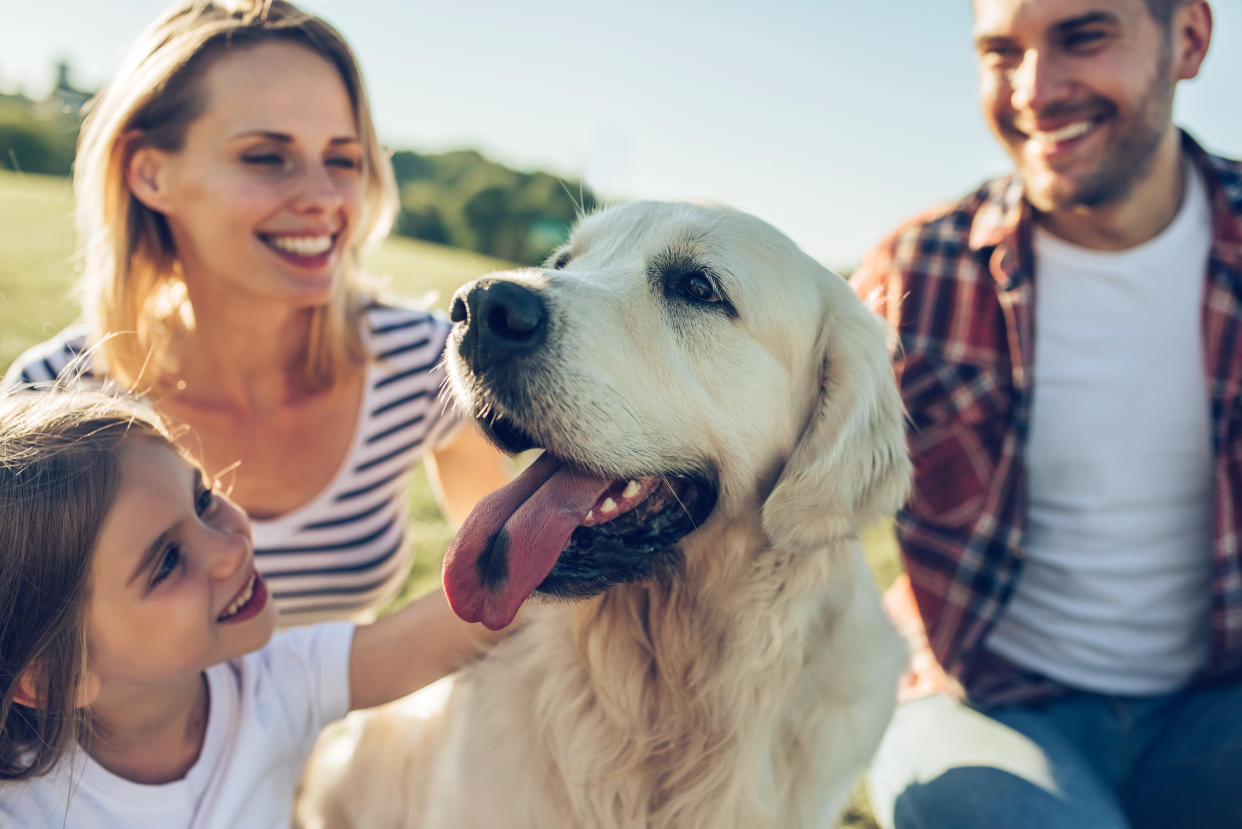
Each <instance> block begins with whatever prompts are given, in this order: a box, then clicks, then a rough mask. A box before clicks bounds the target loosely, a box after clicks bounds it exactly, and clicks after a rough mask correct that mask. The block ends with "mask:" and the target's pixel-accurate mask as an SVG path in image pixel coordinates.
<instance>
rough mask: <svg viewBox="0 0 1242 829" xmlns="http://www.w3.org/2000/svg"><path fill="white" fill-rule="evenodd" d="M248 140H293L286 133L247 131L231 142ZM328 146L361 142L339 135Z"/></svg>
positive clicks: (331, 139) (293, 140) (360, 141)
mask: <svg viewBox="0 0 1242 829" xmlns="http://www.w3.org/2000/svg"><path fill="white" fill-rule="evenodd" d="M250 138H266V139H267V140H269V141H275V142H277V143H279V144H292V143H294V142H295V139H294V137H293V136H292V135H290V134H289V133H287V132H279V131H276V130H247V131H246V132H241V133H238V134H237V135H234V136H233V137H232V138H231V139H230V140H231V141H242V140H244V139H250ZM328 143H329V144H330V145H333V146H335V145H338V144H360V143H362V140H361V139H360V138H358V136H356V135H339V136H337V137H335V138H330V139H328Z"/></svg>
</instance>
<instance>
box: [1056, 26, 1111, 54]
mask: <svg viewBox="0 0 1242 829" xmlns="http://www.w3.org/2000/svg"><path fill="white" fill-rule="evenodd" d="M1102 40H1104V33H1103V32H1101V31H1082V32H1070V33H1069V34H1067V35H1066V36H1065V48H1066V49H1069V50H1071V51H1074V50H1078V49H1090V48H1091V47H1092V46H1095V45H1097V44H1098V43H1100V41H1102Z"/></svg>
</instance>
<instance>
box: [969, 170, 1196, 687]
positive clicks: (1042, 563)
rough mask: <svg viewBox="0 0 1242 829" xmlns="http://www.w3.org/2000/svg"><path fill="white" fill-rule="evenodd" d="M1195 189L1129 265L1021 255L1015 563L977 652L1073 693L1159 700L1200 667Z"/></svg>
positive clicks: (1054, 253)
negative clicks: (1026, 335)
mask: <svg viewBox="0 0 1242 829" xmlns="http://www.w3.org/2000/svg"><path fill="white" fill-rule="evenodd" d="M1211 245H1212V239H1211V214H1210V207H1209V203H1208V197H1207V193H1206V188H1205V187H1204V185H1203V182H1202V181H1200V180H1199V176H1198V175H1197V174H1196V172H1195V171H1194V170H1193V169H1188V171H1187V187H1186V196H1185V198H1184V199H1183V203H1182V207H1181V209H1180V210H1179V211H1178V214H1177V216H1176V217H1175V218H1174V220H1173V221H1172V223H1170V225H1169V226H1168V227H1167V228H1165V229H1164V230H1163V231H1162V232H1161V233H1160V234H1158V235H1157V236H1156V237H1155V238H1153V239H1151V240H1149V241H1147V242H1145V243H1143V244H1141V245H1139V246H1137V247H1134V248H1130V249H1129V250H1122V251H1099V250H1087V249H1085V248H1080V247H1076V246H1074V245H1071V244H1069V243H1068V242H1065V241H1063V240H1061V239H1058V238H1056V237H1054V236H1052V235H1051V234H1049V233H1047V232H1046V231H1043V230H1037V231H1036V234H1035V239H1034V246H1035V262H1036V264H1035V267H1036V272H1035V370H1034V399H1033V405H1032V412H1031V429H1030V437H1029V441H1028V444H1027V456H1026V459H1027V473H1028V477H1027V483H1028V493H1029V509H1028V514H1027V529H1026V537H1025V541H1026V548H1027V554H1026V561H1025V562H1024V564H1023V568H1022V573H1021V575H1020V576H1019V578H1018V581H1017V583H1016V586H1015V589H1014V594H1013V597H1012V598H1011V599H1010V601H1009V604H1008V605H1007V606H1006V607H1005V611H1004V613H1003V614H1001V616H1000V618H999V619H998V620H997V623H996V626H995V628H993V630H992V633H991V634H990V636H989V638H988V639H987V640H986V643H985V646H986V647H987V648H989V649H990V650H992V651H994V652H996V653H999V654H1000V655H1001V656H1004V657H1005V658H1007V659H1009V660H1010V661H1011V662H1014V663H1015V664H1017V665H1020V666H1023V667H1025V668H1028V669H1031V670H1035V671H1038V672H1039V673H1041V674H1043V675H1044V676H1048V677H1051V678H1053V679H1055V680H1058V681H1060V682H1062V683H1064V684H1066V685H1069V686H1071V687H1074V688H1082V689H1085V690H1090V691H1097V692H1101V693H1111V694H1140V695H1147V694H1160V693H1165V692H1168V691H1172V690H1175V689H1177V688H1179V687H1181V686H1182V685H1184V684H1185V683H1186V682H1187V681H1188V680H1189V679H1190V678H1191V677H1192V676H1193V675H1194V674H1195V672H1196V671H1198V670H1199V669H1200V668H1201V667H1202V665H1203V664H1204V662H1205V661H1206V659H1207V650H1208V610H1209V601H1210V595H1211V556H1212V502H1213V494H1212V493H1213V478H1212V448H1211V436H1210V433H1209V424H1210V422H1211V415H1210V412H1209V410H1208V386H1207V376H1206V369H1205V367H1204V354H1203V333H1202V319H1203V291H1204V282H1205V279H1204V273H1205V272H1206V269H1207V261H1208V256H1209V253H1210V250H1211Z"/></svg>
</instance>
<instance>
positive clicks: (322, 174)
mask: <svg viewBox="0 0 1242 829" xmlns="http://www.w3.org/2000/svg"><path fill="white" fill-rule="evenodd" d="M299 184H300V186H299V188H298V192H297V195H296V196H295V198H294V201H295V209H297V210H298V211H299V212H304V213H331V212H333V211H335V210H338V209H340V207H341V205H342V204H344V202H345V195H344V193H343V191H342V187H343V185H342V183H341V182H340V181H338V180H337V179H336V178H334V177H333V175H332V173H331V171H329V170H328V169H326V168H325V167H324V166H323V165H321V164H310V165H308V166H307V168H306V170H305V172H304V173H303V174H302V176H301V181H300V182H299Z"/></svg>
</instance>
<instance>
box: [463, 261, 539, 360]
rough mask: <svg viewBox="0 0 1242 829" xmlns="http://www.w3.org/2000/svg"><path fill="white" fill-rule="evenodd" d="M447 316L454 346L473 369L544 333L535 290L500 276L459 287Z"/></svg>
mask: <svg viewBox="0 0 1242 829" xmlns="http://www.w3.org/2000/svg"><path fill="white" fill-rule="evenodd" d="M449 318H450V319H451V320H452V321H453V323H454V324H455V325H456V326H457V327H458V331H459V340H458V350H459V351H460V353H461V355H462V357H464V358H465V360H466V362H467V363H468V364H469V365H470V367H471V368H472V369H474V370H475V371H483V370H485V369H487V368H488V367H489V365H491V364H494V363H498V362H502V361H504V360H505V359H506V358H508V357H512V356H514V355H515V354H518V353H520V352H525V351H530V350H531V349H533V348H536V347H538V346H539V345H541V344H542V343H543V341H544V339H545V338H546V337H547V333H548V311H547V306H546V305H545V304H544V301H543V297H542V296H541V295H540V294H539V292H538V291H536V290H534V289H533V288H530V287H527V286H526V285H522V284H521V283H518V282H510V281H507V280H503V279H478V280H475V281H474V282H471V283H470V284H469V285H465V286H463V287H462V288H460V289H459V290H458V291H457V293H456V294H455V295H454V296H453V303H452V305H451V306H450V308H449Z"/></svg>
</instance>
